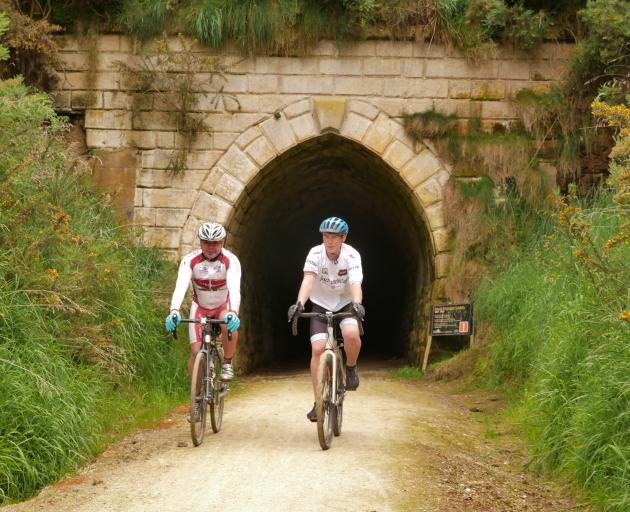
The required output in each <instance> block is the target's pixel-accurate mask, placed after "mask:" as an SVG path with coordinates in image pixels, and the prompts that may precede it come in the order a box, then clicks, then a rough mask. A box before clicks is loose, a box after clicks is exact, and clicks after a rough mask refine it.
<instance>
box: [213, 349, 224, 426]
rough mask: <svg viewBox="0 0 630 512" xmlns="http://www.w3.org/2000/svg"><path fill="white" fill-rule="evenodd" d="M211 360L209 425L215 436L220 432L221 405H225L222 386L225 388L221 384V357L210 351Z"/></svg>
mask: <svg viewBox="0 0 630 512" xmlns="http://www.w3.org/2000/svg"><path fill="white" fill-rule="evenodd" d="M212 360H213V361H214V376H213V379H212V389H211V390H210V391H211V392H212V396H211V397H210V424H211V425H212V431H213V432H214V433H215V434H216V433H217V432H219V430H221V424H222V423H223V405H224V403H225V393H223V386H227V384H224V383H223V382H221V357H220V356H219V354H218V352H217V351H216V350H213V351H212Z"/></svg>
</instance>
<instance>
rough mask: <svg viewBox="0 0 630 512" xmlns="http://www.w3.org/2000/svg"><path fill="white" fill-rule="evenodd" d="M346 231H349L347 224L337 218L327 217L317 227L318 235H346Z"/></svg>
mask: <svg viewBox="0 0 630 512" xmlns="http://www.w3.org/2000/svg"><path fill="white" fill-rule="evenodd" d="M348 231H350V227H349V226H348V223H347V222H346V221H345V220H343V219H340V218H339V217H328V218H327V219H324V220H323V221H322V223H321V224H320V225H319V232H320V233H337V234H339V235H346V234H347V233H348Z"/></svg>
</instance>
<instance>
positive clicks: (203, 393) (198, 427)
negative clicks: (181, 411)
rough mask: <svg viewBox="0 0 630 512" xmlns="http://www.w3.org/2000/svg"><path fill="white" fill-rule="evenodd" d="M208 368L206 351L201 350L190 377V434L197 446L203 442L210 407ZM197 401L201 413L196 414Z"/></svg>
mask: <svg viewBox="0 0 630 512" xmlns="http://www.w3.org/2000/svg"><path fill="white" fill-rule="evenodd" d="M206 368H207V365H206V353H205V352H203V351H201V350H200V351H199V352H197V356H196V357H195V362H194V363H193V371H192V377H191V379H190V435H191V437H192V442H193V444H194V445H195V446H199V445H200V444H201V443H202V442H203V436H204V434H205V432H206V411H207V409H208V406H207V402H206V400H207V398H206V397H207V396H208V390H207V389H206V386H207V385H208V384H207V382H208V380H207V379H206V378H205V377H206ZM198 383H199V384H200V390H199V393H197V385H198ZM197 403H198V408H199V409H198V410H199V414H195V406H196V404H197Z"/></svg>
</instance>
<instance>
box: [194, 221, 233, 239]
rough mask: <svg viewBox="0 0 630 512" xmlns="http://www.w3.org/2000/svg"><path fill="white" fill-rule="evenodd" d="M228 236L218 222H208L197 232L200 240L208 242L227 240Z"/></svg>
mask: <svg viewBox="0 0 630 512" xmlns="http://www.w3.org/2000/svg"><path fill="white" fill-rule="evenodd" d="M226 235H227V233H226V232H225V228H224V227H223V226H222V225H221V224H219V223H218V222H206V223H204V224H202V225H201V227H200V228H199V231H198V232H197V236H198V237H199V239H200V240H205V241H206V242H220V241H221V240H225V237H226Z"/></svg>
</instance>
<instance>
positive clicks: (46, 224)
mask: <svg viewBox="0 0 630 512" xmlns="http://www.w3.org/2000/svg"><path fill="white" fill-rule="evenodd" d="M64 129H65V125H64V119H63V118H60V117H58V116H57V115H55V113H54V111H53V108H52V104H51V101H50V99H49V98H48V97H47V96H46V95H44V94H36V95H32V94H29V93H28V91H27V89H26V87H24V85H23V84H22V83H21V81H20V80H8V81H1V82H0V146H1V147H2V148H3V151H2V152H1V153H0V248H1V250H0V401H1V407H0V503H1V502H4V501H12V500H18V499H23V498H25V497H28V496H30V495H32V494H33V493H35V492H36V491H37V490H38V489H39V488H40V487H41V486H43V485H45V484H47V483H50V482H52V481H54V480H56V479H58V478H59V477H60V476H63V474H64V473H66V472H68V471H70V470H71V469H73V468H74V467H75V466H76V464H77V463H79V462H81V461H82V460H84V459H85V457H86V456H88V455H90V453H93V452H94V451H95V450H97V449H98V448H99V447H100V445H101V443H102V439H103V437H102V436H103V434H104V432H105V430H107V429H114V430H116V429H120V428H124V425H122V423H124V422H121V419H120V418H119V415H124V416H125V417H127V418H128V419H127V420H126V421H128V422H130V421H131V422H132V421H134V418H137V417H138V416H139V415H141V414H145V413H146V412H147V411H149V415H150V414H159V413H160V412H163V411H164V410H165V408H166V407H168V406H169V405H170V404H172V403H173V401H174V400H176V399H177V398H178V397H181V396H182V393H183V392H184V391H185V389H186V376H185V364H184V362H183V359H184V356H183V354H179V353H176V349H175V348H174V347H173V345H172V344H170V343H168V341H167V339H166V338H165V337H164V334H163V333H162V332H161V331H162V329H161V325H162V322H161V318H160V317H161V314H159V313H158V310H160V308H159V307H158V306H157V304H156V300H155V296H156V293H155V292H156V288H157V285H158V284H159V276H160V275H161V273H162V272H163V271H164V269H165V267H164V266H165V263H164V262H163V261H162V260H161V259H160V258H159V256H158V254H157V253H156V252H155V251H154V250H150V249H147V248H144V247H142V246H141V245H139V244H138V242H137V241H136V239H137V236H136V234H134V233H133V232H132V231H130V230H128V229H125V228H122V227H120V226H117V225H116V223H115V221H114V217H113V214H112V210H111V208H110V206H109V204H108V203H107V201H106V200H105V198H104V197H103V196H101V195H100V194H98V193H96V192H94V191H93V190H92V189H91V186H90V181H89V172H88V170H87V168H86V167H85V166H84V164H82V163H81V162H79V161H76V160H73V159H72V158H70V156H69V155H68V152H67V151H66V148H65V144H64V140H63V137H62V135H63V132H64ZM106 405H107V406H106ZM151 409H153V411H152V412H151Z"/></svg>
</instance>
